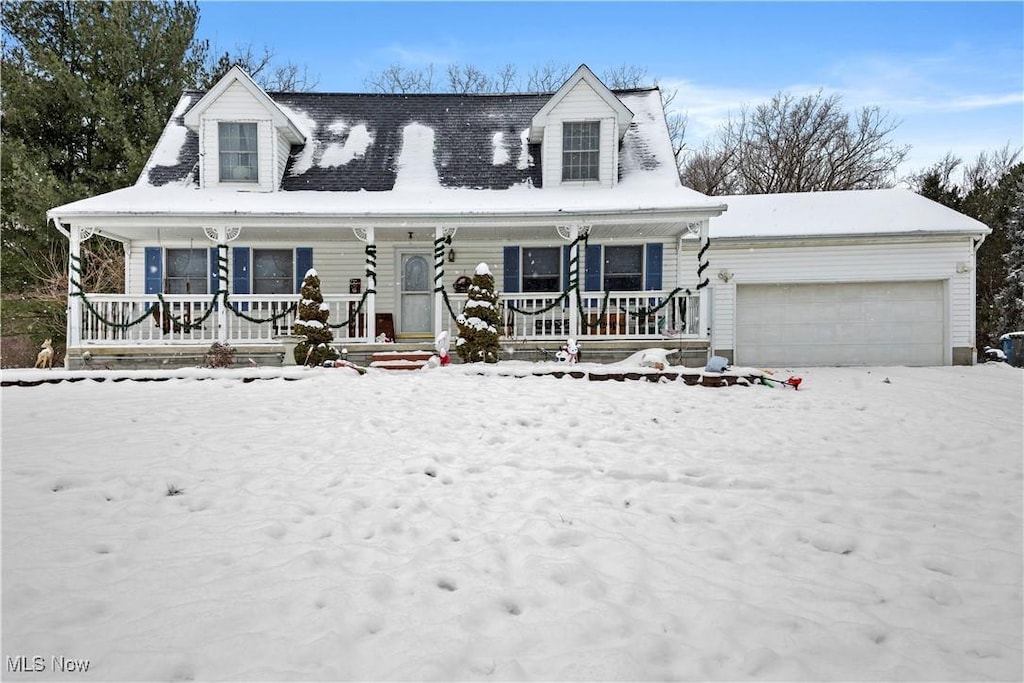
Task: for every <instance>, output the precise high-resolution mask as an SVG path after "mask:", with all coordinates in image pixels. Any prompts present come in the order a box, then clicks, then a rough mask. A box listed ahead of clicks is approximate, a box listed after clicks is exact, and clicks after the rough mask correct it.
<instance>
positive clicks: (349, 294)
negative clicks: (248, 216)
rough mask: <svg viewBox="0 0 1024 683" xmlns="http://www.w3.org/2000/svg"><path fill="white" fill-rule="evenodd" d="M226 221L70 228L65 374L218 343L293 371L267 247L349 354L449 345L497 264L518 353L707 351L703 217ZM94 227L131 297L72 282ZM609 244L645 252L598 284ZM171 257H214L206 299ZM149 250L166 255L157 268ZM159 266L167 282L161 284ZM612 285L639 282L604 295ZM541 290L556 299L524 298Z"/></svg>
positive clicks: (284, 312) (289, 313)
mask: <svg viewBox="0 0 1024 683" xmlns="http://www.w3.org/2000/svg"><path fill="white" fill-rule="evenodd" d="M162 220H166V219H161V221H162ZM161 221H158V222H161ZM220 222H221V223H222V224H221V225H215V226H209V225H207V226H204V227H202V228H199V227H196V226H195V224H194V223H192V222H191V221H184V222H182V221H178V222H174V223H171V222H167V223H166V224H164V225H162V226H159V229H158V230H155V231H154V229H153V227H154V226H153V225H152V222H150V223H149V225H147V226H141V225H139V224H137V223H136V224H133V225H128V224H124V225H117V221H116V220H115V221H113V222H112V224H110V225H108V226H106V227H103V228H94V227H90V226H86V225H85V224H83V223H70V224H62V225H61V227H62V230H63V231H65V233H66V234H67V236H68V238H69V242H70V245H71V250H70V251H71V257H70V263H69V272H70V274H71V278H70V289H69V297H68V328H67V350H68V354H67V361H66V365H68V366H69V367H80V366H82V365H86V364H87V362H88V359H90V358H99V357H115V356H117V357H130V358H133V359H136V360H138V362H140V363H142V362H144V359H146V358H150V359H152V360H153V361H155V362H163V363H166V362H167V359H168V358H171V359H173V358H185V357H189V358H191V357H194V356H196V355H198V354H200V353H201V352H202V351H204V350H205V349H206V348H208V347H209V346H210V345H211V344H213V343H214V342H220V343H222V344H230V345H232V346H234V347H236V348H244V349H245V350H246V351H247V352H248V353H249V354H250V355H254V356H258V357H260V362H263V363H267V364H272V363H273V362H274V358H275V357H276V356H283V357H282V358H281V359H280V361H281V362H284V363H288V362H290V359H289V358H287V356H288V354H287V353H284V351H282V349H283V350H287V349H288V347H289V345H290V344H292V343H294V341H295V337H293V335H292V326H293V325H294V324H295V322H296V320H297V310H298V301H299V295H298V294H297V293H293V292H281V293H274V294H265V293H252V292H253V291H254V289H256V288H254V287H253V286H252V284H251V283H252V282H255V275H252V276H250V275H249V274H248V273H247V272H246V271H247V269H250V268H251V269H252V270H254V271H255V270H258V269H259V267H260V266H259V264H258V263H257V262H255V261H253V260H252V259H254V258H255V257H256V254H257V252H259V251H260V250H261V248H263V247H265V248H266V250H272V251H278V252H287V253H290V254H293V255H294V256H293V260H292V262H291V264H290V270H289V271H288V272H287V273H283V274H281V273H279V274H278V275H282V277H281V278H280V279H288V278H290V279H291V280H293V281H295V282H296V287H295V290H294V291H297V290H298V286H297V284H298V283H299V282H301V277H302V275H303V274H304V273H305V272H306V270H307V268H308V267H313V268H315V269H316V270H317V272H318V274H319V275H320V279H321V282H322V291H323V297H324V305H325V306H326V307H327V308H328V310H329V311H330V317H329V320H328V324H329V325H330V327H331V331H332V333H333V336H334V342H335V345H336V346H338V348H339V349H340V348H342V347H344V348H346V349H347V350H348V352H349V354H350V356H351V357H353V358H358V357H359V356H360V355H363V354H365V355H368V354H369V353H370V352H371V351H372V350H375V349H378V348H382V347H383V348H395V349H399V348H418V349H423V348H427V349H429V348H432V345H433V340H434V338H435V337H436V335H437V334H438V333H440V332H442V331H447V332H448V333H449V334H450V335H451V337H452V338H453V339H454V338H455V337H456V336H457V335H458V326H457V323H456V318H457V317H458V315H459V314H460V312H461V311H462V308H463V306H464V304H465V302H466V300H467V294H466V293H465V285H466V283H468V281H469V276H470V275H471V274H472V272H473V271H474V269H475V267H476V265H477V264H478V263H488V264H490V265H491V267H492V268H493V269H494V274H495V281H496V289H497V290H498V298H499V307H500V316H501V321H502V322H501V330H500V334H501V338H502V344H503V347H505V348H506V349H508V350H510V353H515V352H516V350H518V351H519V352H521V353H529V352H532V351H540V350H542V349H551V350H554V349H557V347H558V344H559V343H561V342H563V341H564V340H565V339H566V338H567V337H576V338H578V339H580V340H581V342H583V344H584V348H585V349H591V350H594V351H596V350H598V349H602V350H603V351H606V352H609V353H616V352H621V353H623V354H626V355H628V353H627V352H632V351H634V350H636V349H637V348H642V347H645V346H646V347H649V346H665V347H669V348H676V347H678V348H680V349H683V348H686V349H691V350H697V351H698V352H700V353H703V352H704V350H706V348H707V328H708V308H707V307H708V297H707V291H706V289H704V286H703V285H706V283H707V280H706V278H704V277H703V271H704V270H705V269H706V267H707V266H706V263H707V255H706V251H707V220H706V219H704V220H688V221H680V220H678V217H677V218H676V219H674V220H672V221H665V220H664V219H661V220H657V221H651V220H644V217H639V218H631V219H630V220H629V222H628V223H627V222H625V221H624V220H623V218H622V217H621V216H620V217H618V218H617V219H616V220H615V221H611V220H605V221H593V220H591V221H572V222H565V223H561V224H552V223H551V222H547V223H546V224H541V223H537V222H535V223H533V224H530V225H523V224H522V221H516V222H511V221H510V222H506V223H505V224H504V225H502V224H501V222H500V221H494V220H493V219H492V220H491V221H489V223H491V224H490V225H487V226H486V227H484V226H480V225H459V226H453V225H434V226H431V227H424V226H422V225H416V224H412V223H410V221H409V220H408V219H405V220H403V221H402V225H401V226H400V227H398V226H394V225H379V226H374V227H354V226H339V225H337V223H338V222H339V221H337V220H335V221H331V222H330V223H333V224H327V223H326V222H325V224H323V225H315V226H310V225H309V224H308V223H309V221H308V220H307V221H303V224H302V225H296V226H287V225H285V226H281V225H275V226H268V225H266V224H261V223H260V222H259V221H253V224H251V225H246V226H245V227H241V228H239V227H232V226H229V225H225V224H223V223H224V221H220ZM495 223H497V225H495ZM92 234H103V235H105V236H107V237H112V238H114V239H117V240H118V241H120V242H121V243H122V245H123V246H124V251H125V290H126V292H125V293H118V294H111V293H92V292H84V291H81V290H80V289H78V288H77V283H78V282H79V281H80V280H81V278H80V274H81V267H82V265H81V244H82V242H83V241H84V240H86V239H88V238H89V236H90V235H92ZM154 238H155V239H154ZM598 243H600V244H603V245H611V247H612V249H619V250H624V251H625V252H627V255H628V252H630V250H631V249H632V250H634V251H635V253H636V254H639V255H640V257H641V258H640V261H641V267H640V269H639V270H638V271H637V273H635V275H634V279H633V280H632V281H630V280H628V279H623V278H622V277H610V276H609V277H606V278H605V279H604V280H603V281H602V280H601V279H600V276H599V275H597V273H599V272H600V267H599V265H598V261H599V260H600V259H601V258H602V252H601V251H600V249H596V248H595V245H596V244H598ZM197 244H198V245H199V246H198V247H197ZM294 245H307V246H304V247H301V248H300V247H296V246H294ZM513 245H515V246H513ZM623 245H625V246H623ZM174 249H177V250H179V251H190V252H191V253H195V254H200V255H202V254H203V253H204V252H205V253H207V254H209V256H208V257H207V260H206V261H204V263H205V266H203V267H204V268H205V272H206V275H208V277H207V278H202V277H200V278H195V277H193V279H192V280H191V281H188V282H189V284H188V285H187V286H186V289H189V288H190V287H192V286H194V289H199V290H200V291H198V292H194V291H189V292H188V293H171V292H172V291H174V288H173V287H170V286H169V285H168V282H169V281H170V280H171V279H173V278H169V277H167V276H168V275H169V274H170V271H169V266H168V264H169V263H170V262H169V261H167V260H166V259H167V258H168V257H167V256H166V254H168V253H170V252H171V251H173V250H174ZM605 249H606V250H608V249H609V247H605ZM545 250H548V251H552V253H555V254H557V255H558V256H559V258H558V262H559V263H558V268H556V269H555V270H554V271H552V272H550V273H547V275H548V276H549V277H548V282H547V285H545V284H544V282H545V281H544V279H543V277H541V276H543V275H545V273H541V274H540V275H541V276H538V275H536V274H535V273H534V272H533V271H531V270H530V268H531V267H532V265H531V264H532V260H530V259H533V258H534V257H536V256H538V255H543V254H544V252H545ZM608 253H611V252H610V251H609V252H608ZM154 254H159V258H161V259H165V260H162V261H159V262H156V261H154V256H153V255H154ZM242 255H247V256H246V258H248V259H250V260H249V261H245V260H244V259H243V258H242ZM538 259H539V257H538ZM513 260H515V261H517V263H516V264H515V266H514V267H513V266H512V265H510V264H511V263H512V261H513ZM519 260H522V261H523V263H518V261H519ZM528 260H530V263H529V264H528V263H527V261H528ZM606 263H607V261H606ZM158 266H159V268H158V269H159V270H160V272H161V274H162V275H163V276H164V277H163V278H162V279H163V281H162V282H161V281H159V279H158V280H157V282H158V284H154V283H153V281H152V280H153V278H152V277H151V276H152V274H153V270H154V268H157V267H158ZM246 277H248V278H249V279H248V280H246V279H245V278H246ZM204 279H205V280H206V283H208V284H205V285H204V283H203V280H204ZM702 282H703V284H701V283H702ZM538 283H540V284H538ZM609 283H626V284H631V285H633V287H630V288H629V289H623V290H616V289H609V288H608V287H606V286H605V285H607V284H609ZM200 285H203V286H200ZM537 287H540V288H543V289H548V290H554V291H522V290H529V289H531V288H537ZM516 290H519V291H516ZM387 344H391V345H392V346H391V347H387V346H383V345H387ZM541 352H542V351H541ZM83 359H85V360H84V361H83ZM157 359H163V360H157Z"/></svg>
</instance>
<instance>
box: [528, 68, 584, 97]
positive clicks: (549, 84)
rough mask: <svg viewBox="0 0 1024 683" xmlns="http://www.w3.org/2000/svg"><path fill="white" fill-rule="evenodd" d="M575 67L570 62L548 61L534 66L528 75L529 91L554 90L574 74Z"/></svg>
mask: <svg viewBox="0 0 1024 683" xmlns="http://www.w3.org/2000/svg"><path fill="white" fill-rule="evenodd" d="M572 72H573V68H572V67H571V66H569V65H568V64H555V63H554V62H548V63H547V64H543V65H540V66H533V67H531V68H530V71H529V73H528V74H527V75H526V91H527V92H554V91H555V90H558V88H560V87H561V85H562V84H563V83H565V82H566V81H567V80H568V79H569V76H571V75H572Z"/></svg>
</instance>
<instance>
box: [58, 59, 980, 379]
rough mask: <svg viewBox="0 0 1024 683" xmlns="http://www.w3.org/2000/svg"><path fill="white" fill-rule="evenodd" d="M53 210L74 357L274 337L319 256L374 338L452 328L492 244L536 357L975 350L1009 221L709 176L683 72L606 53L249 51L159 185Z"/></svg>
mask: <svg viewBox="0 0 1024 683" xmlns="http://www.w3.org/2000/svg"><path fill="white" fill-rule="evenodd" d="M727 208H728V211H726V209H727ZM48 216H49V218H50V219H51V220H52V221H53V222H54V224H55V225H56V226H57V228H58V229H59V230H61V231H62V232H63V233H64V234H65V235H67V237H68V239H69V241H70V253H71V257H70V263H69V268H70V272H71V291H70V292H69V297H68V330H67V356H66V361H65V364H66V365H67V366H68V367H80V366H82V365H88V364H90V363H91V364H94V365H96V364H101V363H115V362H118V363H126V362H131V361H132V359H136V360H137V361H138V362H141V363H147V364H156V363H162V364H164V365H166V364H167V363H176V364H194V363H195V360H196V358H198V357H200V356H201V355H202V354H203V353H204V352H205V351H206V350H207V349H208V348H209V346H210V344H212V343H213V342H215V341H220V342H226V343H230V344H231V345H233V346H235V347H236V348H237V349H239V351H240V353H241V354H244V355H248V356H249V357H259V358H260V359H261V360H263V361H264V362H266V361H268V360H269V361H271V362H273V361H274V360H276V359H280V358H282V357H283V356H285V354H284V350H285V348H286V345H287V344H288V343H289V341H291V340H292V337H291V336H290V328H291V325H292V323H293V322H294V320H295V312H296V303H297V301H298V294H297V292H298V290H299V287H300V285H301V281H302V278H303V275H304V274H305V273H306V272H307V271H308V270H309V269H310V268H315V270H316V271H317V273H318V274H319V276H320V279H321V283H322V287H323V292H324V300H325V305H327V306H328V307H329V308H330V319H329V321H328V322H329V324H330V325H332V328H333V333H334V338H335V340H336V343H337V345H338V346H345V347H347V349H348V350H349V353H350V356H354V357H360V354H362V357H365V356H366V355H368V354H369V353H370V352H372V351H373V350H378V349H382V348H410V346H409V345H412V346H411V347H415V348H427V349H429V348H431V346H432V341H433V339H434V337H435V335H436V334H437V333H438V332H440V331H442V330H448V331H449V332H450V333H451V334H452V335H453V336H454V335H455V334H456V326H455V323H454V317H455V316H457V315H458V313H459V311H460V310H461V307H462V304H463V302H464V301H465V293H464V292H465V285H466V283H467V281H468V278H469V277H471V276H472V274H473V272H474V270H475V268H476V266H477V264H479V263H482V262H483V263H487V264H488V265H489V266H490V269H491V271H492V272H493V273H495V276H496V281H497V287H498V290H499V296H500V300H501V306H502V325H503V329H502V330H501V332H502V345H503V348H504V349H505V350H506V352H508V353H509V354H517V353H519V354H522V355H519V356H517V357H520V358H527V357H531V356H530V354H531V353H532V354H537V353H538V351H537V350H538V349H542V348H548V349H553V348H555V346H556V345H557V343H558V342H560V341H562V340H564V339H565V338H567V337H570V336H574V337H577V338H579V339H580V340H581V341H582V343H583V346H584V350H585V353H586V352H588V351H589V352H591V353H596V354H598V355H600V354H601V353H603V354H605V356H606V357H609V358H611V357H614V356H615V355H616V354H618V355H619V356H622V355H626V354H627V353H631V352H632V351H635V350H636V349H637V348H641V347H643V346H662V347H669V348H678V349H680V350H682V351H683V354H682V357H687V356H688V357H690V358H696V359H698V362H700V361H701V360H702V359H703V358H705V357H706V355H707V354H708V353H710V352H714V353H720V354H724V355H727V356H729V357H730V358H733V359H734V360H735V361H736V362H737V363H741V364H748V365H752V364H762V365H778V364H789V363H792V364H826V365H827V364H885V363H899V364H925V365H927V364H949V363H971V362H973V358H974V350H973V348H972V347H973V339H974V313H973V311H974V254H975V251H976V249H977V246H978V245H979V244H980V242H981V240H982V239H984V236H985V234H987V232H988V229H987V228H986V227H985V226H984V225H982V224H980V223H978V222H976V221H973V220H971V219H969V218H967V217H965V216H962V215H961V214H958V213H956V212H954V211H951V210H948V209H945V208H944V207H941V206H939V205H938V204H935V203H933V202H930V201H928V200H926V199H923V198H921V197H918V196H917V195H914V194H912V193H910V192H907V191H903V190H883V191H865V192H840V193H818V194H814V195H805V196H796V195H766V196H763V197H708V196H706V195H703V194H700V193H698V192H694V191H693V190H690V189H688V188H685V187H682V186H681V184H680V182H679V178H678V174H677V172H676V167H675V162H674V158H673V154H672V147H671V142H670V140H669V135H668V129H667V126H666V122H665V117H664V113H663V111H662V107H661V99H660V93H659V92H658V90H657V89H638V90H622V91H620V90H616V91H612V90H609V89H608V88H607V87H605V86H604V84H603V83H601V81H600V80H599V79H598V78H597V77H596V76H594V74H593V73H592V72H591V71H590V70H589V69H588V68H587V67H586V66H581V67H580V68H579V69H578V70H577V71H576V72H575V73H574V74H573V75H572V76H571V77H570V78H569V80H568V81H566V83H565V84H564V85H563V86H562V87H561V88H560V89H559V90H558V91H557V92H555V93H553V94H552V93H547V94H512V95H509V94H504V95H379V94H325V93H267V92H264V91H263V90H262V89H260V87H259V86H258V85H256V84H255V83H254V82H253V81H252V79H250V78H249V77H248V76H247V75H246V74H245V73H244V72H243V71H241V70H240V69H237V68H235V69H232V70H231V71H230V72H229V73H228V74H227V75H225V76H224V78H223V79H221V80H220V81H219V82H218V83H217V84H216V85H215V86H214V87H213V88H212V89H210V90H209V91H208V92H205V93H202V92H188V93H185V94H184V95H183V96H182V98H181V100H180V101H179V103H178V105H177V107H176V108H175V111H174V113H173V114H172V116H171V119H170V121H169V122H168V124H167V127H166V129H165V130H164V132H163V134H162V136H161V138H160V140H159V142H158V143H157V146H156V148H155V149H154V151H153V153H152V155H151V157H150V159H149V161H148V163H147V165H146V167H145V168H144V170H143V172H142V174H141V176H140V178H139V180H138V182H137V183H136V184H135V185H134V186H132V187H128V188H125V189H122V190H117V191H115V192H111V193H108V194H105V195H100V196H97V197H91V198H88V199H83V200H81V201H77V202H73V203H71V204H67V205H64V206H61V207H57V208H55V209H52V210H50V211H49V212H48ZM96 234H99V235H103V236H105V237H108V238H111V239H114V240H117V241H119V242H120V243H121V244H123V245H124V251H125V255H126V259H125V260H126V267H125V270H126V272H125V292H124V293H123V294H99V293H91V292H83V291H81V290H80V289H79V288H78V285H77V282H78V279H79V278H78V276H77V273H78V272H79V270H80V267H81V260H80V254H81V245H82V242H83V241H85V240H87V239H88V238H89V237H90V236H92V235H96ZM712 244H713V245H714V246H713V247H711V245H712ZM709 247H711V248H709ZM385 338H386V339H387V341H386V342H385V341H384V340H385ZM384 344H387V346H384ZM682 357H680V358H682ZM591 359H594V358H593V356H592V357H591Z"/></svg>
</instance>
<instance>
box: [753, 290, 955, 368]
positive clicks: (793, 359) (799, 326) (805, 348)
mask: <svg viewBox="0 0 1024 683" xmlns="http://www.w3.org/2000/svg"><path fill="white" fill-rule="evenodd" d="M945 329H946V306H945V297H944V296H943V287H942V283H941V282H869V283H850V284H809V285H740V286H738V287H737V288H736V359H735V362H736V364H737V365H747V366H751V365H753V366H769V367H780V366H813V365H942V364H943V360H944V353H943V349H944V346H945V344H944V339H945Z"/></svg>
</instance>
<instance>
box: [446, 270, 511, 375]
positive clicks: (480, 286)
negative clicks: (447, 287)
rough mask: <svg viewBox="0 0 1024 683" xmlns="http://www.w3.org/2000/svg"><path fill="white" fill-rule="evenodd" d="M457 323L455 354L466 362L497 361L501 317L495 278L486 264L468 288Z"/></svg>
mask: <svg viewBox="0 0 1024 683" xmlns="http://www.w3.org/2000/svg"><path fill="white" fill-rule="evenodd" d="M456 322H457V323H458V326H459V338H458V339H456V340H455V351H456V353H458V354H459V358H461V359H462V360H463V362H466V363H478V362H480V361H483V362H485V363H497V362H498V350H499V347H498V327H499V326H500V325H501V315H500V313H499V312H498V295H497V293H496V292H495V291H494V276H493V275H491V270H490V268H488V267H487V264H486V263H481V264H480V265H478V266H477V267H476V273H475V274H474V275H473V282H472V283H471V284H470V285H469V298H468V299H467V301H466V306H465V308H463V309H462V315H460V316H459V317H458V320H457V321H456Z"/></svg>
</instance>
